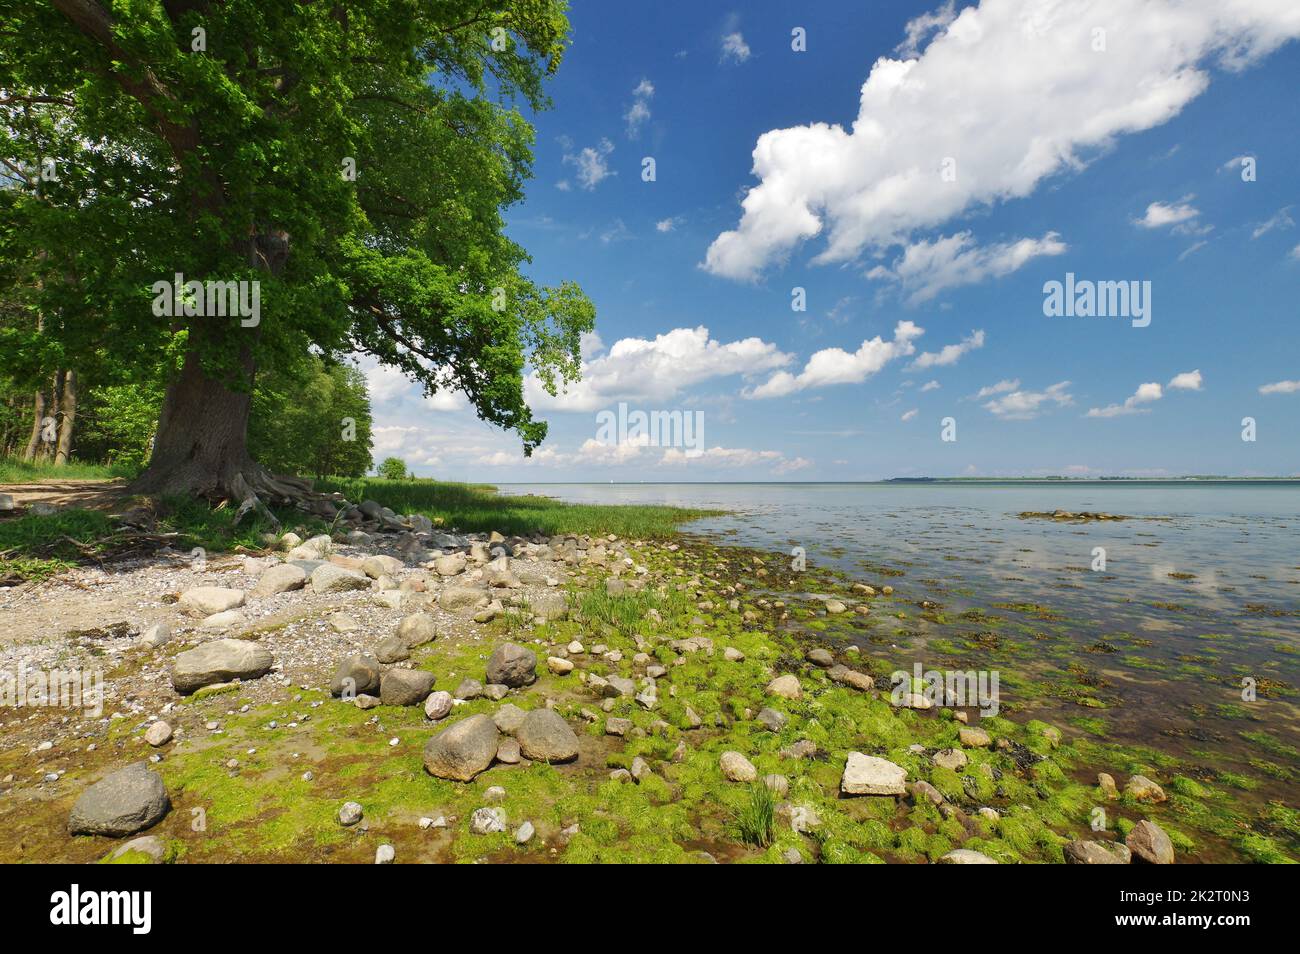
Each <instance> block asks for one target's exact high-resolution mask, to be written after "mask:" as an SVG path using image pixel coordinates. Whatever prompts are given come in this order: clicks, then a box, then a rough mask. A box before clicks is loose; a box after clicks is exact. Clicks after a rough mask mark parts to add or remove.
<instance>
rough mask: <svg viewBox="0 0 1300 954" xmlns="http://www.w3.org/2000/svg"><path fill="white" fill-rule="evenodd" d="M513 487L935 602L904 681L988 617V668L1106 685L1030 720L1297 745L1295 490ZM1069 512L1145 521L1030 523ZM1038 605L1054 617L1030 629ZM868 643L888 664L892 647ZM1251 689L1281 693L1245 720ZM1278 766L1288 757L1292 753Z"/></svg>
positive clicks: (1212, 745) (912, 629)
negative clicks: (994, 632) (1250, 682)
mask: <svg viewBox="0 0 1300 954" xmlns="http://www.w3.org/2000/svg"><path fill="white" fill-rule="evenodd" d="M501 490H502V492H503V493H538V494H544V495H547V496H552V497H557V498H560V499H563V500H569V501H573V502H581V503H636V504H649V503H656V504H670V505H676V506H683V507H702V508H709V509H722V510H727V511H729V512H728V513H727V514H726V515H724V516H718V517H711V518H707V519H704V520H700V521H697V522H695V523H692V524H690V525H688V526H687V527H686V529H687V530H688V531H690V532H693V533H700V534H706V535H709V536H712V537H714V538H720V539H721V540H723V541H725V542H732V543H736V544H739V545H743V546H749V547H758V548H764V549H776V550H782V551H786V552H788V551H789V549H790V548H791V547H793V546H796V545H797V546H802V547H804V548H805V549H806V550H807V553H808V559H809V561H810V562H811V563H820V564H821V565H834V566H836V567H838V568H842V569H844V570H846V571H849V572H851V573H852V574H853V575H854V577H855V578H856V579H863V580H866V581H868V582H889V583H892V584H893V585H894V587H895V588H896V590H897V591H898V594H900V595H902V596H903V597H905V598H907V599H909V600H915V601H919V600H921V599H931V600H936V601H938V602H939V603H940V604H941V605H942V607H943V610H942V614H941V615H940V616H937V617H936V616H934V615H933V614H931V618H929V619H926V618H923V617H921V616H919V614H917V613H916V612H915V610H914V608H912V607H902V608H903V609H905V610H910V611H911V612H909V613H908V619H907V620H906V624H905V625H906V636H907V638H902V637H899V638H897V639H896V640H892V642H894V643H896V644H897V645H898V646H899V647H900V649H899V650H898V653H899V655H897V657H896V661H898V662H899V663H900V664H903V665H904V666H905V667H906V666H910V657H912V656H915V655H917V653H918V651H919V650H923V649H925V647H926V646H927V645H928V644H929V643H930V642H931V641H933V640H939V639H942V640H944V641H945V642H944V644H943V645H945V646H946V647H948V648H949V649H950V648H951V645H952V640H953V639H956V638H969V637H970V636H971V634H972V632H973V631H974V630H977V629H979V628H980V627H979V626H976V625H972V624H971V623H969V622H963V621H962V620H961V619H959V614H961V613H963V612H965V611H969V610H983V611H987V612H988V613H989V614H991V615H996V616H997V617H998V618H999V619H1001V620H1003V621H1004V622H1005V623H1006V626H1005V627H1004V628H1003V629H1001V630H999V631H998V636H999V638H1000V639H1002V640H1004V641H1009V642H1010V643H1011V644H1012V650H1013V651H1014V653H1013V656H1012V658H1011V660H1010V661H1008V660H1007V659H1006V658H1000V659H999V658H997V657H995V658H992V659H989V660H987V661H986V663H987V664H988V665H996V664H999V663H1001V664H1004V665H1006V666H1007V668H1009V669H1013V670H1015V669H1027V670H1029V671H1031V672H1033V671H1035V670H1038V671H1041V672H1043V673H1045V674H1062V673H1065V672H1066V671H1067V670H1068V671H1069V672H1072V673H1074V674H1075V675H1078V673H1079V671H1080V670H1081V668H1082V669H1083V670H1084V671H1086V676H1087V678H1095V679H1096V680H1098V681H1099V683H1100V685H1099V686H1098V688H1097V692H1096V696H1097V697H1099V698H1100V700H1101V701H1102V702H1103V703H1104V704H1105V706H1104V708H1102V709H1092V708H1080V707H1079V706H1078V705H1077V704H1076V703H1075V702H1073V701H1062V699H1061V698H1060V697H1059V696H1053V697H1051V698H1043V697H1041V696H1040V697H1038V698H1032V699H1029V698H1026V699H1023V700H1021V702H1022V705H1021V711H1029V712H1033V713H1034V714H1039V713H1040V712H1041V713H1042V714H1044V715H1049V714H1050V715H1060V716H1062V717H1064V718H1067V719H1071V718H1072V719H1073V720H1074V721H1075V722H1076V723H1078V724H1082V723H1083V721H1084V717H1085V716H1086V717H1088V718H1089V719H1095V718H1104V719H1105V720H1106V722H1107V726H1106V729H1105V731H1106V733H1107V734H1108V735H1109V736H1111V737H1112V738H1116V739H1121V740H1131V741H1141V742H1144V743H1148V744H1156V741H1157V739H1156V736H1157V735H1159V736H1162V737H1163V738H1162V740H1161V747H1166V748H1169V747H1172V748H1178V749H1180V750H1181V751H1184V752H1186V751H1187V750H1188V749H1191V750H1192V751H1215V752H1220V753H1230V754H1231V755H1232V756H1233V757H1234V758H1236V759H1238V760H1240V761H1241V762H1243V763H1246V762H1248V760H1249V758H1251V757H1255V756H1258V755H1259V753H1257V752H1250V751H1247V749H1248V748H1249V747H1248V746H1247V745H1246V744H1244V743H1243V742H1242V738H1243V733H1250V732H1253V731H1257V730H1259V729H1261V728H1262V729H1263V730H1264V731H1267V732H1268V733H1270V734H1272V735H1274V736H1275V737H1277V738H1279V739H1282V740H1284V741H1285V743H1286V744H1287V745H1290V746H1293V747H1294V746H1297V745H1300V734H1297V724H1298V723H1297V708H1296V705H1295V700H1296V698H1297V697H1296V695H1295V687H1296V686H1297V685H1300V545H1297V540H1298V539H1300V537H1298V536H1297V529H1298V528H1300V485H1297V484H1288V483H1283V482H1271V483H1269V482H1248V483H1246V482H1237V483H1233V482H1216V483H1200V482H1197V483H1189V482H1179V481H1168V482H1145V481H1144V482H1128V481H1124V482H1105V483H1078V482H1069V483H1066V482H1051V481H1048V482H1033V483H1025V482H1006V483H1000V484H998V483H988V484H965V483H963V484H543V485H518V484H517V485H503V486H502V487H501ZM1056 509H1065V510H1071V511H1083V510H1090V511H1104V512H1107V513H1113V514H1124V515H1128V516H1131V517H1134V518H1139V519H1132V520H1124V521H1114V522H1088V523H1071V522H1059V521H1053V520H1042V519H1022V518H1021V517H1019V514H1020V513H1021V512H1022V511H1052V510H1056ZM1143 518H1145V519H1143ZM1098 547H1101V548H1104V550H1105V568H1104V570H1102V569H1097V570H1094V569H1093V566H1094V561H1095V559H1096V548H1098ZM891 572H901V574H902V575H900V576H897V577H894V576H892V575H889V574H891ZM996 604H1003V607H1002V608H996ZM1007 604H1013V605H1014V606H1016V607H1017V609H1015V610H1009V609H1008V606H1007ZM1025 604H1034V605H1037V606H1038V607H1041V608H1043V610H1044V612H1042V613H1041V614H1035V613H1034V612H1032V611H1030V612H1029V614H1028V616H1026V615H1025V612H1026V611H1025V610H1024V609H1023V607H1024V606H1025ZM970 618H976V617H970ZM877 642H880V641H877ZM967 645H969V643H968V644H967ZM871 649H872V651H873V652H875V653H877V654H880V653H881V652H888V651H890V650H889V642H885V644H884V645H883V646H882V645H879V644H877V645H873V646H872V647H871ZM970 658H975V657H970ZM1243 678H1253V679H1255V680H1256V681H1257V682H1259V683H1260V684H1261V685H1264V686H1266V687H1270V686H1271V687H1272V688H1271V689H1269V692H1268V694H1267V696H1265V694H1263V693H1261V696H1260V699H1259V701H1258V702H1256V703H1253V704H1251V705H1249V706H1243V703H1242V699H1241V681H1242V679H1243ZM1010 692H1011V693H1013V694H1014V692H1015V690H1014V689H1012V690H1010ZM1004 694H1005V692H1004ZM1024 694H1025V695H1029V693H1027V692H1025V693H1024ZM1291 754H1293V753H1291ZM1268 757H1269V758H1270V759H1272V760H1274V761H1287V760H1288V758H1289V753H1287V752H1285V751H1283V752H1281V753H1279V752H1277V751H1273V752H1270V753H1268ZM1291 761H1292V762H1293V763H1294V760H1293V759H1291ZM1293 787H1294V786H1293Z"/></svg>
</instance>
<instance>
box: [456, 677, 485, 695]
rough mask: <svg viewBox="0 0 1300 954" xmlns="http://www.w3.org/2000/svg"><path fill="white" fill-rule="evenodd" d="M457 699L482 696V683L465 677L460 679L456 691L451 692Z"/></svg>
mask: <svg viewBox="0 0 1300 954" xmlns="http://www.w3.org/2000/svg"><path fill="white" fill-rule="evenodd" d="M452 695H453V696H455V697H456V698H457V699H479V698H482V696H483V683H481V682H479V681H478V680H477V679H469V678H465V679H462V680H461V681H460V685H459V686H457V687H456V691H455V692H453V693H452Z"/></svg>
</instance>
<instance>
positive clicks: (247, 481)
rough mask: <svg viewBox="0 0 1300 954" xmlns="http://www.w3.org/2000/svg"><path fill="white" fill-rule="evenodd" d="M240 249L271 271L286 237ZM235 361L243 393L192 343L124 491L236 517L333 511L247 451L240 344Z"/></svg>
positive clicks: (244, 361) (244, 356)
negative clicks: (272, 507)
mask: <svg viewBox="0 0 1300 954" xmlns="http://www.w3.org/2000/svg"><path fill="white" fill-rule="evenodd" d="M247 254H248V258H249V260H250V261H251V262H254V263H255V264H256V265H257V266H258V267H259V268H261V269H262V270H264V271H266V272H268V273H270V274H272V275H274V274H278V273H279V272H280V270H281V269H282V268H283V266H284V261H285V259H286V258H287V256H288V237H287V236H286V235H285V234H284V233H275V232H273V233H266V234H262V235H259V236H256V237H255V238H253V239H251V240H250V241H249V248H248V252H247ZM200 320H201V321H202V320H204V319H200ZM207 320H211V319H207ZM199 333H201V329H200V328H197V327H193V326H192V327H191V335H196V334H199ZM250 333H255V332H251V331H250ZM239 364H240V374H241V376H242V378H243V382H244V383H245V384H246V388H245V389H242V390H241V389H239V388H236V387H232V386H231V384H230V383H229V382H227V381H225V380H221V379H219V378H215V377H212V376H211V375H209V374H208V372H207V371H206V370H205V369H204V367H203V363H202V361H201V360H200V359H199V352H198V350H197V342H196V349H195V350H191V351H190V352H188V353H187V354H186V356H185V363H184V365H183V366H182V368H181V373H180V374H179V375H178V376H177V378H176V379H175V380H174V381H172V382H171V383H170V384H169V385H168V387H167V394H166V396H165V398H164V399H163V408H162V414H161V416H160V418H159V421H158V430H157V432H156V434H155V436H154V443H153V453H152V454H151V455H150V458H149V465H148V466H147V467H146V468H145V470H144V472H143V473H141V474H140V476H139V477H137V478H136V479H135V480H134V481H133V482H132V484H131V486H130V488H129V490H130V491H131V492H132V493H137V494H164V495H166V494H177V495H190V496H198V497H205V498H207V499H209V500H211V501H214V502H221V503H235V504H238V505H239V517H240V518H242V517H243V515H244V514H245V513H246V512H248V511H249V510H254V509H256V510H258V511H259V512H262V513H264V514H265V515H266V516H268V517H269V518H270V519H271V520H273V521H274V520H275V518H274V516H273V515H271V514H270V512H269V511H268V510H267V509H266V507H267V505H268V504H280V505H286V504H295V505H297V506H299V507H302V508H303V509H305V510H310V511H313V512H317V513H320V514H321V515H323V516H329V517H332V516H334V514H335V509H336V508H335V507H334V506H333V505H331V504H330V503H329V502H328V501H327V500H326V499H325V498H324V496H322V495H321V494H318V493H315V492H314V491H313V490H312V487H311V481H310V480H304V479H301V478H297V477H276V476H273V475H272V474H271V473H270V472H269V471H268V470H266V468H264V467H262V466H261V465H260V464H258V463H257V462H256V461H255V460H253V458H252V455H250V454H249V452H248V417H249V412H250V410H251V409H252V386H253V380H254V376H255V366H254V361H253V357H252V349H251V347H250V345H248V344H245V345H243V346H242V347H241V349H240V357H239Z"/></svg>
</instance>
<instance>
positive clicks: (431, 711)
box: [424, 690, 452, 722]
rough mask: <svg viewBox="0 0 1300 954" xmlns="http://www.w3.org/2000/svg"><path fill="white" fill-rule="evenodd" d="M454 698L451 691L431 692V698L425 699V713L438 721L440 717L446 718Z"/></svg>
mask: <svg viewBox="0 0 1300 954" xmlns="http://www.w3.org/2000/svg"><path fill="white" fill-rule="evenodd" d="M451 707H452V698H451V693H450V692H443V691H441V690H440V691H438V692H431V693H429V698H427V699H425V700H424V714H425V715H426V716H427V717H428V718H430V719H432V720H433V721H434V722H437V721H438V720H439V719H445V718H446V717H447V714H448V713H449V712H451Z"/></svg>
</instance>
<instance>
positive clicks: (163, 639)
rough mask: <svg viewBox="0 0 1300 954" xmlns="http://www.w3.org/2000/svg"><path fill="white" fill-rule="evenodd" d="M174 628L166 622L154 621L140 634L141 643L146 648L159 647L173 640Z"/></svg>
mask: <svg viewBox="0 0 1300 954" xmlns="http://www.w3.org/2000/svg"><path fill="white" fill-rule="evenodd" d="M171 638H172V628H171V627H170V626H168V625H167V624H166V623H154V624H153V625H152V626H150V627H149V628H148V629H146V630H145V631H144V632H143V633H141V634H140V645H141V646H143V647H144V648H145V649H157V648H158V647H160V646H165V645H166V644H167V643H169V642H171Z"/></svg>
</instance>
